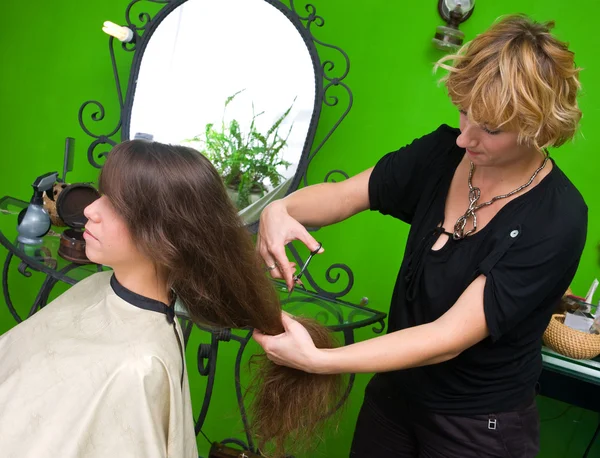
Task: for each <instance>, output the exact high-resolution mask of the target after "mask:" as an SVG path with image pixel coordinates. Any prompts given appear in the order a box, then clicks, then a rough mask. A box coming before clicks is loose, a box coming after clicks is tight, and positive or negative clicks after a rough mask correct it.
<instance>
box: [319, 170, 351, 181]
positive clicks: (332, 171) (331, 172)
mask: <svg viewBox="0 0 600 458" xmlns="http://www.w3.org/2000/svg"><path fill="white" fill-rule="evenodd" d="M335 174H339V175H341V176H343V177H344V180H347V179H348V178H350V177H349V176H348V174H347V173H346V172H344V171H343V170H338V169H336V170H331V171H330V172H328V173H327V175H325V179H324V180H323V181H324V182H325V183H327V182H329V180H331V182H332V183H337V180H335V179H333V178H332V176H333V175H335Z"/></svg>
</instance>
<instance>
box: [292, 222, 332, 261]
mask: <svg viewBox="0 0 600 458" xmlns="http://www.w3.org/2000/svg"><path fill="white" fill-rule="evenodd" d="M294 238H296V239H298V240H300V241H301V242H302V243H304V245H306V248H308V249H309V250H310V251H311V252H313V251H315V250H316V249H317V247H318V246H319V242H317V241H316V240H315V238H314V237H313V236H312V235H310V233H309V232H308V231H307V230H306V228H305V227H304V226H303V225H302V224H298V226H297V227H296V228H295V229H294ZM324 251H325V250H324V249H323V247H321V249H320V250H319V254H321V253H323V252H324Z"/></svg>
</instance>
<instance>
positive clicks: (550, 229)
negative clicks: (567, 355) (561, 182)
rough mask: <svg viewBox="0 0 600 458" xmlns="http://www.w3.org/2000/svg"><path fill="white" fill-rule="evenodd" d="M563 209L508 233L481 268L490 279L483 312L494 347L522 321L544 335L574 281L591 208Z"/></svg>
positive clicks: (565, 206)
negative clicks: (494, 342)
mask: <svg viewBox="0 0 600 458" xmlns="http://www.w3.org/2000/svg"><path fill="white" fill-rule="evenodd" d="M561 207H562V208H561ZM561 207H559V208H555V210H556V212H555V213H554V214H553V215H552V216H551V217H550V218H542V217H541V216H540V213H543V212H547V211H548V210H549V209H547V210H540V211H538V212H537V213H536V214H535V215H532V217H531V218H529V219H528V220H527V221H526V222H525V223H524V224H522V225H520V224H519V225H515V226H514V227H512V228H510V229H508V230H506V234H504V235H503V240H502V241H501V243H500V244H499V249H497V250H495V251H494V252H492V253H491V255H490V256H488V257H487V258H486V259H485V260H484V261H483V262H482V263H481V265H480V266H479V270H480V272H481V273H482V274H484V275H485V276H486V284H485V288H484V311H485V317H486V321H487V326H488V329H489V332H490V336H491V338H492V341H497V340H498V339H500V338H501V337H502V336H503V335H504V334H506V333H508V332H509V331H511V330H513V329H514V328H515V327H516V326H518V325H519V324H520V323H522V322H523V320H529V322H530V323H529V324H528V327H532V326H533V327H535V328H536V329H540V328H541V329H545V326H547V324H548V320H549V319H550V314H551V313H552V310H553V309H554V307H555V306H556V304H557V302H558V301H559V300H560V298H561V297H562V295H563V294H564V292H565V291H566V290H567V288H568V287H569V285H570V283H571V281H572V280H573V277H574V276H575V272H576V271H577V267H578V265H579V260H580V258H581V254H582V251H583V247H584V244H585V239H586V233H587V207H586V206H585V204H584V203H583V201H581V203H580V202H575V203H574V205H571V206H570V207H571V208H568V207H569V203H568V202H563V203H562V205H561Z"/></svg>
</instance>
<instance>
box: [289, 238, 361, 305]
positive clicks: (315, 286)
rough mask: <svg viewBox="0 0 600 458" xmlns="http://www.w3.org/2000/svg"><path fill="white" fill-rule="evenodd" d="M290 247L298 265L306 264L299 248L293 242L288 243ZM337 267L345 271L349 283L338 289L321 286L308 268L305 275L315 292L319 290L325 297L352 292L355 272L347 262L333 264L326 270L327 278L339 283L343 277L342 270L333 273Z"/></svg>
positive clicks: (329, 280)
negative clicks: (328, 289)
mask: <svg viewBox="0 0 600 458" xmlns="http://www.w3.org/2000/svg"><path fill="white" fill-rule="evenodd" d="M288 248H289V250H290V252H291V253H292V256H294V259H296V262H297V263H298V265H302V264H304V262H303V260H302V258H301V256H300V254H299V253H298V250H296V247H294V246H293V245H292V244H290V245H288ZM337 269H339V270H341V271H343V272H345V273H346V276H347V278H348V283H347V284H346V286H344V287H343V288H342V289H340V290H338V291H327V290H325V289H323V288H321V287H320V286H319V285H318V284H317V283H316V282H315V280H314V278H313V276H312V275H311V274H310V272H309V270H308V269H306V271H305V272H304V276H305V278H306V281H307V282H308V284H309V285H310V286H311V287H312V288H313V289H314V291H315V292H317V293H318V294H320V295H322V296H324V297H327V298H331V299H338V298H340V297H342V296H345V295H346V294H348V293H349V292H350V290H351V289H352V286H354V273H353V272H352V269H350V267H348V266H347V265H346V264H341V263H336V264H332V265H331V266H329V267H328V268H327V270H326V271H325V278H326V280H327V281H328V282H329V283H331V284H336V283H338V282H339V280H340V278H341V272H339V271H338V272H335V274H333V275H332V272H333V271H334V270H337Z"/></svg>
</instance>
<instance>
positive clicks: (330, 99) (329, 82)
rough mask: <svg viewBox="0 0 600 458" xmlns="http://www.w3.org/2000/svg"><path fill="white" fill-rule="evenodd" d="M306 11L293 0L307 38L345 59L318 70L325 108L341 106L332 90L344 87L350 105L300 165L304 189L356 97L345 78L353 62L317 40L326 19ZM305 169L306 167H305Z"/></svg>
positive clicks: (325, 63)
mask: <svg viewBox="0 0 600 458" xmlns="http://www.w3.org/2000/svg"><path fill="white" fill-rule="evenodd" d="M304 9H305V10H306V12H307V13H308V15H306V16H303V15H302V14H300V13H299V12H298V9H297V7H296V5H295V3H294V0H290V11H291V13H293V15H294V16H295V17H296V18H297V19H299V20H300V22H301V24H302V26H303V27H304V28H305V29H306V31H307V32H308V38H309V39H310V40H311V41H312V42H313V43H314V44H315V45H318V46H320V47H322V48H326V49H328V50H332V51H334V52H335V53H336V54H338V55H341V56H342V59H343V64H342V65H340V66H336V64H335V62H334V61H333V60H331V59H324V60H321V62H320V67H319V68H318V69H317V68H315V70H316V71H317V76H318V77H320V78H321V80H322V81H321V82H320V84H321V85H322V84H323V82H324V83H325V85H324V86H321V88H320V89H321V93H320V94H319V95H320V98H321V100H322V102H323V104H324V105H325V106H328V107H335V106H337V105H338V104H339V102H340V98H339V96H337V95H335V94H334V93H333V91H334V90H335V89H339V88H341V89H342V90H343V91H344V93H345V94H346V96H347V99H348V104H347V106H346V107H345V109H344V111H343V112H342V114H341V115H340V116H339V117H338V119H337V120H336V121H335V122H334V124H333V126H332V127H331V128H330V129H329V131H328V132H327V133H326V134H325V135H324V137H323V138H322V139H321V140H320V142H319V143H318V144H317V145H316V146H313V148H312V150H311V151H310V153H309V154H308V157H306V158H305V159H306V160H305V161H304V162H305V163H304V164H300V166H299V170H300V169H302V170H303V177H302V178H303V184H304V186H307V185H308V165H309V164H310V162H311V161H312V160H313V158H314V157H315V156H316V155H317V154H318V153H319V151H320V150H321V148H322V147H323V145H324V144H325V143H326V142H327V140H329V138H330V137H331V135H332V134H333V132H335V130H336V129H337V128H338V126H339V125H340V123H341V122H342V121H343V120H344V118H345V117H346V116H347V115H348V113H349V112H350V108H352V103H353V96H352V91H351V90H350V88H349V87H348V85H347V84H346V83H345V82H344V79H345V78H346V76H348V72H349V71H350V59H349V57H348V54H346V52H345V51H344V50H343V49H342V48H340V47H339V46H335V45H332V44H329V43H325V42H324V41H322V40H320V39H318V38H316V37H315V35H314V33H313V29H312V28H313V26H315V27H319V28H320V27H323V26H324V25H325V20H324V19H323V17H322V16H319V15H318V14H317V8H316V7H315V6H314V5H313V4H310V3H309V4H307V5H305V7H304ZM302 166H304V167H302ZM298 184H299V183H292V185H295V186H294V188H293V189H296V188H297V187H298Z"/></svg>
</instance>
